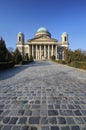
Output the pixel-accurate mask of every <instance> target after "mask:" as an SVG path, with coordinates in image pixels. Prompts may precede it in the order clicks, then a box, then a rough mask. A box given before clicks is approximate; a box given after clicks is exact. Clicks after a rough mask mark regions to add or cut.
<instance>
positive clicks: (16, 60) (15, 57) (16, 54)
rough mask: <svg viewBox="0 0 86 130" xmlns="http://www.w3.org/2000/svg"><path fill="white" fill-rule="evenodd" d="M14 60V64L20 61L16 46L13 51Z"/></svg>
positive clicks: (20, 57) (20, 56)
mask: <svg viewBox="0 0 86 130" xmlns="http://www.w3.org/2000/svg"><path fill="white" fill-rule="evenodd" d="M14 62H15V63H16V64H19V63H21V62H22V55H21V53H20V52H19V50H18V48H16V50H15V52H14Z"/></svg>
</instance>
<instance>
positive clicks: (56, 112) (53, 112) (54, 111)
mask: <svg viewBox="0 0 86 130" xmlns="http://www.w3.org/2000/svg"><path fill="white" fill-rule="evenodd" d="M48 115H49V116H56V115H58V111H57V110H48Z"/></svg>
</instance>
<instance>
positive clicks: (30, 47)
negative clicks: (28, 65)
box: [29, 45, 31, 58]
mask: <svg viewBox="0 0 86 130" xmlns="http://www.w3.org/2000/svg"><path fill="white" fill-rule="evenodd" d="M30 48H31V47H30V45H29V58H30V57H31V50H30Z"/></svg>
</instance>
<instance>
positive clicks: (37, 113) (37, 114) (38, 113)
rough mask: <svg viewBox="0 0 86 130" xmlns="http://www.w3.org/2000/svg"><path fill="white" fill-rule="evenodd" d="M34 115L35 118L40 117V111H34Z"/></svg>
mask: <svg viewBox="0 0 86 130" xmlns="http://www.w3.org/2000/svg"><path fill="white" fill-rule="evenodd" d="M32 115H33V116H40V110H33V111H32Z"/></svg>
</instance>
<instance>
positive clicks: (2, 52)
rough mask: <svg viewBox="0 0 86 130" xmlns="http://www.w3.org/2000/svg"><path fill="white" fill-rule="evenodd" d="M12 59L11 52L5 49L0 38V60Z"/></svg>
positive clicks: (3, 42)
mask: <svg viewBox="0 0 86 130" xmlns="http://www.w3.org/2000/svg"><path fill="white" fill-rule="evenodd" d="M10 60H12V55H11V53H10V52H9V51H8V50H7V48H6V45H5V41H4V40H3V39H2V37H1V39H0V62H8V61H10Z"/></svg>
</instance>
